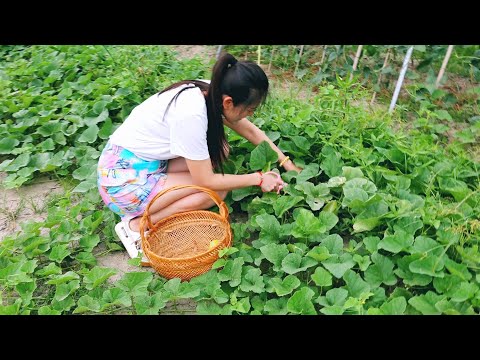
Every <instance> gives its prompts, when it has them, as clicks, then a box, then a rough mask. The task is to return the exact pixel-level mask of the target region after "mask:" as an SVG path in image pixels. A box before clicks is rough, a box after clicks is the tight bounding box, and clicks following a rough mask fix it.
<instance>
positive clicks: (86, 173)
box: [72, 164, 97, 180]
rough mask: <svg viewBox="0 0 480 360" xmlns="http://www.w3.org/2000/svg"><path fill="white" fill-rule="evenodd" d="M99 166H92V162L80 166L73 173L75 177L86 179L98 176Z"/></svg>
mask: <svg viewBox="0 0 480 360" xmlns="http://www.w3.org/2000/svg"><path fill="white" fill-rule="evenodd" d="M96 174H97V168H96V166H92V164H86V165H82V166H80V167H79V168H77V169H75V170H74V171H73V173H72V176H73V178H74V179H77V180H85V179H87V178H90V177H94V178H96Z"/></svg>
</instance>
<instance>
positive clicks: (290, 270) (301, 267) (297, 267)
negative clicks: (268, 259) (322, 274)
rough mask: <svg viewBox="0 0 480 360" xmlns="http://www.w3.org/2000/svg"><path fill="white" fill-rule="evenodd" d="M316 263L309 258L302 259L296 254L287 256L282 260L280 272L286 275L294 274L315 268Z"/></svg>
mask: <svg viewBox="0 0 480 360" xmlns="http://www.w3.org/2000/svg"><path fill="white" fill-rule="evenodd" d="M316 264H317V262H316V261H315V260H313V259H312V258H310V257H303V258H302V256H300V255H298V254H288V255H287V256H286V257H285V258H284V259H283V260H282V270H283V271H285V272H286V273H287V274H296V273H297V272H301V271H305V270H307V269H308V268H309V267H312V266H315V265H316Z"/></svg>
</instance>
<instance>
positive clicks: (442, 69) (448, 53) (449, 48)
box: [435, 45, 453, 88]
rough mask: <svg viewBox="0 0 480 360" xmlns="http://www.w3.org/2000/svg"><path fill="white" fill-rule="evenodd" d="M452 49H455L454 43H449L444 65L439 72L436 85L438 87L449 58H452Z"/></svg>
mask: <svg viewBox="0 0 480 360" xmlns="http://www.w3.org/2000/svg"><path fill="white" fill-rule="evenodd" d="M452 50H453V45H448V49H447V53H446V54H445V57H444V59H443V63H442V67H441V68H440V72H439V73H438V77H437V81H436V82H435V87H437V88H438V85H440V80H442V77H443V73H444V72H445V69H446V67H447V64H448V60H450V55H452Z"/></svg>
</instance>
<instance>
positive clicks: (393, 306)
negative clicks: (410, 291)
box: [380, 296, 407, 315]
mask: <svg viewBox="0 0 480 360" xmlns="http://www.w3.org/2000/svg"><path fill="white" fill-rule="evenodd" d="M406 308H407V301H406V300H405V298H404V297H403V296H401V297H396V298H394V299H392V300H390V301H388V302H386V303H384V304H383V305H382V306H380V310H381V312H382V314H384V315H403V313H404V312H405V309H406Z"/></svg>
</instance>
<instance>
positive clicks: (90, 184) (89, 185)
mask: <svg viewBox="0 0 480 360" xmlns="http://www.w3.org/2000/svg"><path fill="white" fill-rule="evenodd" d="M96 187H97V181H96V180H95V179H88V180H86V181H82V182H81V183H80V184H78V185H77V186H76V187H75V188H74V189H73V190H72V192H74V193H85V192H87V191H89V190H92V189H95V188H96Z"/></svg>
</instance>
